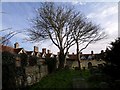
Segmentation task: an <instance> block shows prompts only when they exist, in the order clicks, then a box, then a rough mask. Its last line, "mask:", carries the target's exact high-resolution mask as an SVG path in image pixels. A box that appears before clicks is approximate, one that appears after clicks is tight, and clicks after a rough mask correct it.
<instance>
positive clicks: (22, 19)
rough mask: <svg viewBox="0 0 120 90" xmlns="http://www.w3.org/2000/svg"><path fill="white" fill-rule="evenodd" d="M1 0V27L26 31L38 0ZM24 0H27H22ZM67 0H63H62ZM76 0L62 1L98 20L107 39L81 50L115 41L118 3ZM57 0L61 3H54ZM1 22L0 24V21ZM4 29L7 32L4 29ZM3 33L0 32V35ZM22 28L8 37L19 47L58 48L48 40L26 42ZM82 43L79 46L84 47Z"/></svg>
mask: <svg viewBox="0 0 120 90" xmlns="http://www.w3.org/2000/svg"><path fill="white" fill-rule="evenodd" d="M14 1H15V0H13V2H7V0H5V2H2V12H4V13H2V27H0V28H2V29H5V28H12V29H10V31H16V32H18V31H25V30H26V29H27V28H30V19H32V18H33V17H35V10H36V9H38V8H39V7H40V2H14ZM25 1H26V0H25ZM65 1H66V0H65ZM85 1H86V2H79V1H77V0H74V2H62V4H65V5H68V6H74V7H75V9H76V10H77V11H81V12H82V13H83V14H84V15H85V16H86V17H87V18H88V19H89V20H91V21H92V22H94V23H96V24H100V26H101V27H102V28H104V31H105V32H106V34H107V39H104V40H101V41H98V42H96V43H94V44H90V45H89V46H88V47H87V48H86V49H85V50H83V53H90V52H91V51H94V53H100V51H101V50H105V49H106V47H108V46H109V44H110V42H112V41H114V40H115V39H116V38H117V37H118V3H117V0H116V2H115V1H114V2H112V0H110V1H111V2H94V0H93V2H88V1H87V0H85ZM57 4H60V2H59V3H57ZM0 26H1V25H0ZM5 33H9V31H8V32H5ZM5 33H2V34H3V35H4V34H5ZM26 37H28V36H26V34H25V32H24V33H21V34H18V35H16V36H15V37H13V38H11V43H12V44H14V43H15V42H19V44H20V47H23V48H24V49H25V50H33V46H38V47H39V51H41V50H42V48H47V49H50V50H51V52H53V53H54V54H56V53H57V52H59V50H58V49H57V47H56V46H55V45H53V44H52V43H51V42H50V41H44V42H40V43H30V42H26V41H25V40H24V38H26ZM83 46H84V45H82V46H80V47H83ZM69 52H70V53H73V52H74V53H76V47H75V46H73V47H71V48H70V50H69Z"/></svg>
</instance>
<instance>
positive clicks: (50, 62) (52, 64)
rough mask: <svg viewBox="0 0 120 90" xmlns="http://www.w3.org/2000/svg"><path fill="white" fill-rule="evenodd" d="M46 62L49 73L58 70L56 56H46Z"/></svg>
mask: <svg viewBox="0 0 120 90" xmlns="http://www.w3.org/2000/svg"><path fill="white" fill-rule="evenodd" d="M45 61H46V64H47V66H48V73H52V72H54V71H55V70H56V62H57V60H56V58H45Z"/></svg>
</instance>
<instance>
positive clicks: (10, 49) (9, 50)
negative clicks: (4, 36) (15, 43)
mask: <svg viewBox="0 0 120 90" xmlns="http://www.w3.org/2000/svg"><path fill="white" fill-rule="evenodd" d="M0 47H2V49H1V50H0V52H4V51H7V52H11V53H14V48H12V47H9V46H3V45H0Z"/></svg>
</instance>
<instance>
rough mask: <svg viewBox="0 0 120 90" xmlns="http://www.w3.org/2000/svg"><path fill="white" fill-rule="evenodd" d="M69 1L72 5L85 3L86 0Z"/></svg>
mask: <svg viewBox="0 0 120 90" xmlns="http://www.w3.org/2000/svg"><path fill="white" fill-rule="evenodd" d="M71 3H72V5H86V2H81V1H79V0H74V1H72V2H71Z"/></svg>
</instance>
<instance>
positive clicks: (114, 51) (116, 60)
mask: <svg viewBox="0 0 120 90" xmlns="http://www.w3.org/2000/svg"><path fill="white" fill-rule="evenodd" d="M111 45H112V47H111V48H110V49H111V50H110V51H108V52H107V57H106V60H108V61H109V62H111V63H113V64H116V65H117V66H120V38H118V39H117V40H115V42H112V43H111Z"/></svg>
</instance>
